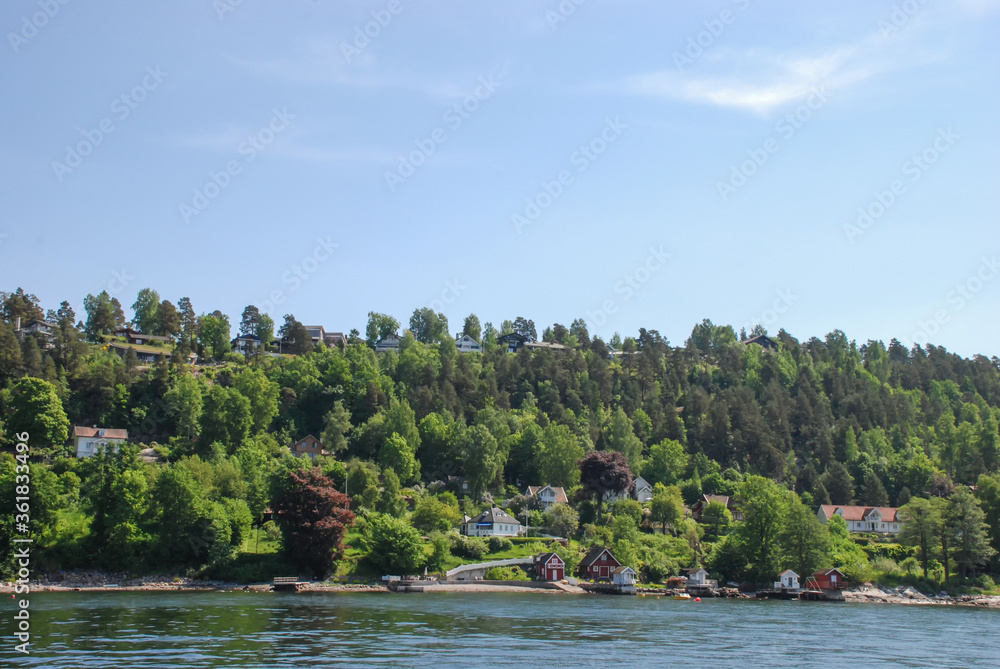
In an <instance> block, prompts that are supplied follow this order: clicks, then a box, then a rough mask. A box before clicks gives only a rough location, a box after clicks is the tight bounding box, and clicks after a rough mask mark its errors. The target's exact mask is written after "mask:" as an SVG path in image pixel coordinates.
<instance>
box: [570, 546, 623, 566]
mask: <svg viewBox="0 0 1000 669" xmlns="http://www.w3.org/2000/svg"><path fill="white" fill-rule="evenodd" d="M604 553H607V554H608V557H609V558H611V559H612V560H614V561H615V563H616V564H618V565H619V566H621V562H618V558H616V557H615V556H614V554H613V553H612V552H611V549H610V548H607V547H606V546H594V547H593V548H591V549H590V550H589V551H587V554H586V555H585V556H583V559H582V560H580V565H579V566H580V567H589V566H590V565H592V564H594V563H595V562H597V560H598V559H600V557H601V556H602V555H603V554H604Z"/></svg>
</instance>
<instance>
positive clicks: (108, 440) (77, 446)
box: [72, 425, 128, 458]
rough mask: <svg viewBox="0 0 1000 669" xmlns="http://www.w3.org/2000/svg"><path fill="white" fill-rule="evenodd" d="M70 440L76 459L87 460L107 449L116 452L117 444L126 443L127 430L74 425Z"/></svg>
mask: <svg viewBox="0 0 1000 669" xmlns="http://www.w3.org/2000/svg"><path fill="white" fill-rule="evenodd" d="M72 439H73V451H74V452H75V453H76V457H78V458H89V457H90V456H92V455H97V454H98V453H99V452H101V451H102V450H104V449H107V448H110V449H111V450H112V451H117V450H118V445H119V444H124V443H125V442H126V441H128V430H124V429H117V428H111V429H108V428H103V427H97V426H96V425H95V426H94V427H84V426H82V425H74V426H73V435H72Z"/></svg>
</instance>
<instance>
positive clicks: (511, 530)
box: [462, 506, 521, 537]
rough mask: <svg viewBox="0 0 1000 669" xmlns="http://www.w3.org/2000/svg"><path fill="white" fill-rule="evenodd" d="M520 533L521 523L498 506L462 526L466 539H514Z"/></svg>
mask: <svg viewBox="0 0 1000 669" xmlns="http://www.w3.org/2000/svg"><path fill="white" fill-rule="evenodd" d="M520 533H521V523H519V522H518V521H517V519H516V518H514V516H512V515H510V514H509V513H507V512H506V511H504V510H503V509H501V508H500V507H498V506H493V507H490V508H488V509H486V510H485V511H483V512H482V513H481V514H479V515H478V516H476V517H475V518H472V519H470V520H468V521H467V522H466V523H465V524H463V525H462V534H464V535H466V536H468V537H516V536H517V535H519V534H520Z"/></svg>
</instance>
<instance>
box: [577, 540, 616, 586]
mask: <svg viewBox="0 0 1000 669" xmlns="http://www.w3.org/2000/svg"><path fill="white" fill-rule="evenodd" d="M620 566H622V563H621V562H619V561H618V560H617V559H615V556H614V555H612V554H611V551H610V550H608V549H607V548H602V547H600V546H598V547H596V548H591V549H590V551H588V552H587V555H586V556H585V557H584V558H583V560H581V561H580V566H578V567H577V569H576V573H577V574H579V575H580V577H581V578H589V579H593V580H595V581H609V580H611V574H612V572H614V570H615V569H617V568H618V567H620Z"/></svg>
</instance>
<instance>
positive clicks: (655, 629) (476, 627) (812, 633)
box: [0, 592, 1000, 669]
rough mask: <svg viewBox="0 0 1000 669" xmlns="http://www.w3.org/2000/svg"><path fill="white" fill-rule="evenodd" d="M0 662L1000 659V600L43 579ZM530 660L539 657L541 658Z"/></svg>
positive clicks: (806, 663)
mask: <svg viewBox="0 0 1000 669" xmlns="http://www.w3.org/2000/svg"><path fill="white" fill-rule="evenodd" d="M12 601H13V600H9V599H8V600H5V604H4V606H3V613H2V616H3V617H2V620H0V634H2V638H3V648H2V649H0V667H11V666H17V667H22V666H24V667H28V666H31V667H46V668H47V667H130V668H140V667H236V666H238V667H325V666H333V665H338V666H343V665H346V666H356V665H365V666H430V665H434V666H438V667H470V666H472V667H494V666H520V667H523V668H525V669H528V667H538V666H561V667H610V666H620V665H623V664H625V663H627V664H629V665H631V666H667V665H679V666H685V665H690V666H699V667H702V666H703V667H709V668H712V669H721V668H723V667H824V668H825V669H834V668H837V667H845V666H857V667H878V666H886V667H887V666H904V667H945V666H948V667H1000V632H998V631H997V630H998V626H1000V612H997V611H990V610H979V609H961V608H939V607H906V606H878V605H863V604H832V603H809V602H778V601H775V602H756V601H727V600H706V601H703V602H701V603H695V602H679V601H674V600H670V599H655V598H651V597H646V598H643V597H606V596H605V597H601V596H586V597H576V596H569V595H567V596H561V595H541V594H526V595H519V594H491V595H481V594H460V593H447V594H424V595H420V594H411V595H392V594H378V593H368V594H341V593H336V594H334V593H330V594H324V593H302V594H274V593H243V592H236V593H153V592H142V593H124V592H118V593H93V594H85V593H41V594H34V595H32V597H31V603H32V607H31V620H32V632H34V633H35V634H36V635H37V636H36V637H34V639H33V640H34V641H35V642H36V643H35V644H34V645H33V649H34V652H33V653H32V654H31V655H30V656H28V657H25V656H23V655H19V654H16V653H13V652H11V650H12V643H13V642H12V641H10V639H12V636H11V634H12V632H13V625H12V621H11V614H12V608H11V606H10V603H11V602H12ZM541 663H544V665H543V664H541Z"/></svg>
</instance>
